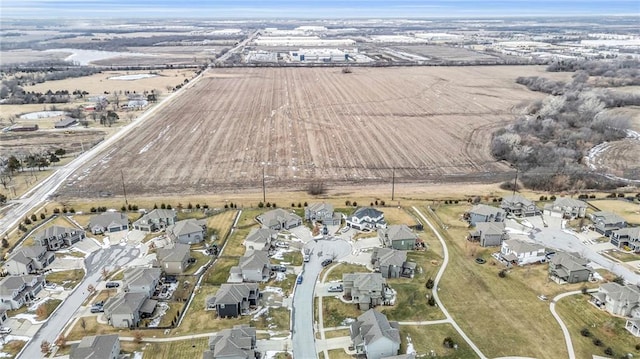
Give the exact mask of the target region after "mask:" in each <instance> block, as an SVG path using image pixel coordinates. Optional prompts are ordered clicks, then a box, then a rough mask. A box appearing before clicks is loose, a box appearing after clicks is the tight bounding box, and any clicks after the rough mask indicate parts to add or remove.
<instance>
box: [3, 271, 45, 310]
mask: <svg viewBox="0 0 640 359" xmlns="http://www.w3.org/2000/svg"><path fill="white" fill-rule="evenodd" d="M43 285H44V277H43V276H39V275H22V276H8V277H4V278H3V279H2V280H1V281H0V307H1V308H4V309H8V310H14V309H19V308H21V307H22V306H23V305H24V304H25V303H27V302H30V301H32V300H33V299H34V298H36V296H37V295H38V293H40V291H41V290H42V288H43Z"/></svg>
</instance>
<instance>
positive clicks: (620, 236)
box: [611, 227, 640, 253]
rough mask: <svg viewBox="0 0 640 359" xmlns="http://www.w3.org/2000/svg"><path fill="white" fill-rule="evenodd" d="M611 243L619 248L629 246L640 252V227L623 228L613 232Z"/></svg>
mask: <svg viewBox="0 0 640 359" xmlns="http://www.w3.org/2000/svg"><path fill="white" fill-rule="evenodd" d="M611 244H613V245H614V246H616V247H618V248H624V247H628V248H629V249H631V250H632V251H634V252H636V253H638V252H640V227H628V228H622V229H618V230H615V231H612V232H611Z"/></svg>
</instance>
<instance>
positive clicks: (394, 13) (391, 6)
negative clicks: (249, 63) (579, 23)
mask: <svg viewBox="0 0 640 359" xmlns="http://www.w3.org/2000/svg"><path fill="white" fill-rule="evenodd" d="M594 15H595V16H599V15H631V16H634V15H635V16H638V17H639V19H640V0H609V1H607V0H605V1H595V0H565V1H561V0H499V1H495V0H355V1H341V0H325V1H316V0H297V1H294V0H275V1H270V0H264V1H260V0H223V1H216V0H208V1H207V0H0V18H5V19H8V18H25V19H39V18H69V19H74V18H76V19H77V18H240V19H241V18H278V19H281V18H372V17H374V18H375V17H378V18H394V17H395V18H398V17H400V18H429V17H485V18H486V17H509V16H594ZM639 23H640V21H639Z"/></svg>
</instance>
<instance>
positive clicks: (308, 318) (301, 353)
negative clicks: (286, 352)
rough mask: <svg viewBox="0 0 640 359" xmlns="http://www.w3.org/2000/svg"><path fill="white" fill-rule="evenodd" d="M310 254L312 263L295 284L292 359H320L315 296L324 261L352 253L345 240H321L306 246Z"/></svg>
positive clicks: (308, 264)
mask: <svg viewBox="0 0 640 359" xmlns="http://www.w3.org/2000/svg"><path fill="white" fill-rule="evenodd" d="M305 248H306V249H309V250H310V251H311V258H310V260H309V262H307V263H305V265H304V269H303V271H302V276H303V280H302V283H301V284H298V285H296V291H295V294H294V296H293V312H292V314H291V315H292V316H293V328H292V334H291V335H292V338H293V357H294V358H308V359H311V358H317V357H318V355H317V352H316V343H315V335H314V331H313V326H314V319H313V293H314V290H315V287H316V282H317V280H318V275H319V274H320V272H321V271H322V264H321V263H322V261H323V260H325V259H328V258H331V259H334V260H337V259H340V258H343V257H345V256H347V255H349V253H351V245H350V244H349V243H347V242H346V241H344V240H341V239H334V240H318V241H310V242H308V243H307V244H305Z"/></svg>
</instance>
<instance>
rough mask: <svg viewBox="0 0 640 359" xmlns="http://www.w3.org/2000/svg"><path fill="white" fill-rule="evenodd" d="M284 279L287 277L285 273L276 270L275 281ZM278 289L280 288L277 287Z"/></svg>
mask: <svg viewBox="0 0 640 359" xmlns="http://www.w3.org/2000/svg"><path fill="white" fill-rule="evenodd" d="M285 279H287V275H286V274H285V273H282V272H277V273H276V279H275V280H276V282H282V281H283V280H285ZM278 289H280V288H278ZM280 291H282V289H280ZM263 292H264V291H263Z"/></svg>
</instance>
